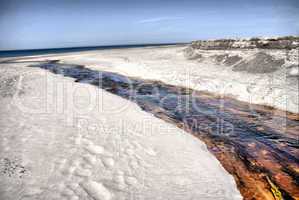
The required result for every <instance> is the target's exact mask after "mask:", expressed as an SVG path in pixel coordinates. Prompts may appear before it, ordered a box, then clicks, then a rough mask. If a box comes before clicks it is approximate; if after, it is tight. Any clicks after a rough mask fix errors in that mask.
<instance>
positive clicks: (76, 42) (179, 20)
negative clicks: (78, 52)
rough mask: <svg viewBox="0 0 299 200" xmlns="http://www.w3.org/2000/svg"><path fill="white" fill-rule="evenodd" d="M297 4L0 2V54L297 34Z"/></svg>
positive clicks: (269, 0)
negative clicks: (2, 52) (28, 50)
mask: <svg viewBox="0 0 299 200" xmlns="http://www.w3.org/2000/svg"><path fill="white" fill-rule="evenodd" d="M298 10H299V2H298V1H295V0H287V1H282V0H265V1H263V2H260V1H257V0H254V1H249V0H247V1H241V0H232V1H229V2H228V1H226V2H219V1H216V0H210V1H200V0H188V1H178V0H173V1H168V0H165V1H163V2H160V1H158V0H152V1H142V0H140V1H137V0H123V1H117V0H110V1H102V0H100V1H95V0H89V1H88V0H87V1H76V2H74V1H67V0H61V1H58V0H52V1H50V0H49V1H47V0H45V1H42V2H41V1H37V0H28V1H26V2H25V1H24V2H18V1H17V0H10V1H9V0H0V35H1V37H0V50H22V49H23V50H24V49H48V48H69V47H91V46H115V45H116V46H117V45H136V44H160V43H186V42H190V41H193V40H198V39H213V38H243V37H257V36H260V37H272V36H286V35H298V33H299V23H298V19H299V12H297V11H298Z"/></svg>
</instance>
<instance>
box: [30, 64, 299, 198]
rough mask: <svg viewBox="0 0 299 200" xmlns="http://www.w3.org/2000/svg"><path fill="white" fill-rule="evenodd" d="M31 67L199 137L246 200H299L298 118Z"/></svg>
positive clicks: (76, 68) (157, 87) (132, 81)
mask: <svg viewBox="0 0 299 200" xmlns="http://www.w3.org/2000/svg"><path fill="white" fill-rule="evenodd" d="M31 67H39V68H43V69H46V70H49V71H51V72H53V73H55V74H61V75H63V76H66V77H72V78H74V79H75V81H76V82H81V83H87V84H92V85H95V86H97V87H100V88H102V89H104V90H106V91H109V92H111V93H113V94H116V95H118V96H121V97H123V98H126V99H128V100H130V101H134V102H135V103H136V104H138V105H139V106H140V107H141V108H142V109H143V110H145V111H146V112H149V113H152V114H154V115H155V116H156V117H158V118H161V119H163V120H165V121H167V122H169V123H173V124H175V125H176V126H178V127H180V128H182V129H184V130H186V131H187V132H189V133H191V134H193V135H194V136H195V137H198V138H199V139H201V140H202V141H204V142H205V143H206V145H207V146H208V148H209V150H210V151H211V152H212V153H213V154H214V155H215V156H216V157H217V159H218V160H219V161H220V162H221V164H222V165H223V166H224V168H225V169H226V170H227V171H228V172H229V173H230V174H232V175H233V176H234V178H235V180H236V183H237V185H238V187H239V189H240V191H241V193H242V195H243V197H244V199H252V200H253V199H266V200H267V199H275V200H276V199H285V200H287V199H299V115H297V114H292V113H287V112H283V111H280V110H276V109H273V108H271V107H266V106H260V105H250V104H248V103H244V102H240V101H237V100H235V99H232V98H228V97H219V96H216V95H213V94H210V93H206V92H199V91H195V90H192V89H188V88H183V87H178V86H173V85H169V84H165V83H163V82H159V81H152V80H143V79H140V78H134V77H126V76H123V75H120V74H116V73H111V72H104V71H96V70H91V69H88V68H85V67H84V66H80V65H71V64H61V63H59V62H58V61H53V62H47V63H41V64H37V65H31ZM194 159H200V158H194Z"/></svg>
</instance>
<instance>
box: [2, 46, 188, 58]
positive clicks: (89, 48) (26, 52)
mask: <svg viewBox="0 0 299 200" xmlns="http://www.w3.org/2000/svg"><path fill="white" fill-rule="evenodd" d="M184 44H187V43H161V44H132V45H106V46H86V47H66V48H45V49H20V50H1V51H0V58H1V57H2V58H3V57H19V56H30V55H44V54H51V53H68V52H70V53H71V52H80V51H92V50H102V49H103V50H104V49H127V48H140V47H151V46H152V47H157V46H175V45H184Z"/></svg>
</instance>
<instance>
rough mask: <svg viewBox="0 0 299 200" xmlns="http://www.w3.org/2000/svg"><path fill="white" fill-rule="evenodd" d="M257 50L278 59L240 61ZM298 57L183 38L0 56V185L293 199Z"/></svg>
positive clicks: (12, 193) (34, 193)
mask: <svg viewBox="0 0 299 200" xmlns="http://www.w3.org/2000/svg"><path fill="white" fill-rule="evenodd" d="M286 52H287V53H286ZM268 55H271V56H272V57H271V59H270V60H269V57H268ZM286 55H288V59H286ZM236 56H237V57H238V58H237V57H236ZM239 57H241V59H239ZM232 58H233V59H232ZM272 58H274V59H272ZM254 59H255V61H259V62H264V61H265V60H266V61H267V62H270V61H271V62H273V63H275V65H277V66H276V67H275V69H271V70H267V69H266V70H257V71H254V72H252V71H250V69H251V68H246V67H245V68H246V70H247V71H246V70H243V68H242V67H244V65H245V66H248V65H249V64H248V63H246V62H250V61H251V60H254ZM296 59H298V54H296V51H294V50H290V51H281V50H262V51H261V50H257V49H253V50H238V51H226V52H225V54H224V52H223V51H222V50H221V51H220V50H213V51H206V50H194V49H190V48H188V47H187V46H171V47H170V46H169V47H167V46H166V47H147V48H135V49H113V50H101V51H89V52H77V53H65V54H56V55H54V54H53V55H43V56H32V57H26V58H9V59H8V58H6V59H1V62H2V63H1V64H0V65H1V76H0V78H1V79H0V81H1V83H3V84H1V88H0V89H1V90H0V92H1V108H0V109H1V115H2V116H1V118H0V119H1V122H0V123H1V126H0V128H1V132H2V133H3V134H2V135H1V148H2V149H3V151H2V152H1V159H2V160H1V172H3V173H2V175H1V176H3V177H4V178H3V179H2V181H1V195H3V197H5V199H16V196H17V195H18V197H20V198H24V199H26V198H27V199H40V198H41V197H42V198H43V199H55V198H56V199H61V198H66V199H69V198H70V199H71V198H73V199H76V198H77V199H89V198H93V199H113V198H114V199H127V198H132V199H168V198H171V199H229V200H230V199H242V197H241V195H240V193H239V191H238V190H237V186H238V188H239V189H240V191H241V193H242V195H243V197H244V198H245V199H279V198H285V197H287V198H293V199H296V198H298V193H296V191H298V190H297V189H298V186H297V185H296V183H295V182H294V181H296V177H297V175H298V171H297V170H298V161H297V160H296V159H297V158H298V148H297V146H296V145H297V144H296V140H297V139H298V114H296V113H298V90H296V83H297V84H298V79H297V78H296V77H297V76H298V72H297V71H296V66H295V62H296ZM281 60H284V63H282V62H281ZM227 62H229V64H227ZM242 62H245V64H244V63H243V64H242ZM271 66H272V65H271ZM240 68H241V69H242V70H236V69H240ZM248 70H249V71H248ZM110 72H114V73H110ZM105 73H108V74H106V75H105ZM103 74H104V78H103V76H102V75H103ZM99 75H101V76H99ZM134 81H135V82H134ZM161 81H162V82H161ZM84 83H85V84H84ZM86 83H87V84H86ZM95 86H96V87H95ZM131 86H133V88H131ZM136 87H137V89H136ZM132 91H133V94H134V95H135V96H134V95H132V94H131V93H130V92H132ZM157 91H158V92H157ZM200 91H201V92H200ZM202 91H208V92H212V93H205V92H202ZM156 92H157V93H158V94H159V98H161V99H159V101H158V103H155V102H156V100H155V99H154V98H153V97H155V95H156ZM110 93H113V94H110ZM114 94H116V95H118V96H116V95H114ZM161 94H162V97H161ZM163 95H164V96H163ZM119 96H120V97H119ZM121 97H123V98H121ZM132 97H133V98H132ZM178 97H179V98H180V99H181V98H182V97H183V99H185V98H189V97H191V100H195V101H196V103H195V105H197V106H198V107H196V108H193V107H192V109H191V110H189V107H188V106H189V103H188V104H186V102H189V100H188V101H186V100H183V101H181V100H177V98H178ZM231 97H233V98H231ZM235 99H239V100H242V101H243V102H240V101H236V100H235ZM161 102H163V103H161ZM246 102H247V103H246ZM248 102H249V103H254V104H248ZM164 103H165V104H164ZM193 103H194V102H193V101H192V102H191V105H193ZM255 104H262V105H267V106H273V107H276V108H278V109H274V108H273V107H267V106H258V105H255ZM173 106H174V107H173ZM178 107H179V108H180V109H178V110H176V109H177V108H178ZM182 107H183V108H182ZM142 110H143V111H142ZM187 111H188V112H187ZM287 111H289V112H287ZM148 113H152V114H154V116H153V115H150V114H148ZM195 114H196V115H195ZM188 117H189V118H190V119H191V121H192V120H194V119H195V122H196V123H199V124H196V126H195V127H193V126H194V124H193V123H192V122H191V123H190V121H188ZM158 118H160V119H158ZM218 120H224V123H220V124H221V125H222V126H221V127H220V129H221V131H219V127H218V125H219V121H218ZM186 132H189V133H192V134H193V135H195V136H196V137H198V138H200V139H201V141H204V142H205V144H203V143H202V142H201V141H200V140H197V139H194V138H195V137H193V136H192V135H191V134H187V133H186ZM246 134H248V137H247V136H246ZM206 145H207V147H208V149H209V151H208V149H207V148H206ZM260 151H262V154H260ZM212 153H213V154H214V155H215V156H216V157H217V159H218V160H219V161H220V162H221V164H222V166H224V168H225V169H226V170H227V171H228V172H229V173H230V174H232V175H233V176H234V178H235V181H236V182H235V181H234V180H233V177H232V176H231V175H229V174H228V173H227V172H226V171H225V170H224V168H223V167H222V166H221V165H220V163H219V162H218V160H216V159H215V157H214V156H213V155H212ZM273 156H274V157H273ZM275 156H276V157H275ZM44 166H45V167H44ZM270 169H271V170H272V171H271V170H270ZM269 170H270V171H269ZM285 170H289V171H288V172H285ZM275 173H277V174H278V175H279V176H275V175H274V174H275ZM240 176H241V177H240ZM293 179H294V180H293ZM243 181H245V182H243ZM254 184H256V187H254ZM16 191H18V192H16ZM254 191H256V192H255V193H256V194H253V192H254Z"/></svg>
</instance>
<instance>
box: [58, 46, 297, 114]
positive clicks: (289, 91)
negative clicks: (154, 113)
mask: <svg viewBox="0 0 299 200" xmlns="http://www.w3.org/2000/svg"><path fill="white" fill-rule="evenodd" d="M185 48H186V46H172V47H148V48H134V49H119V50H117V49H113V50H103V51H92V52H85V53H77V54H73V55H71V54H70V55H68V56H62V57H61V58H62V60H64V61H65V62H70V63H78V64H84V65H87V67H89V68H93V69H98V70H107V71H113V72H118V73H121V74H124V75H128V76H138V77H140V78H143V79H154V80H161V81H163V82H165V83H168V84H173V85H180V86H184V87H188V88H194V89H196V90H204V91H209V92H213V93H216V94H220V95H224V96H232V97H234V98H236V99H238V100H241V101H245V102H249V103H253V104H262V105H268V106H273V107H275V108H278V109H281V110H287V111H290V112H294V113H298V112H299V107H298V105H299V94H298V76H299V74H298V59H299V58H298V56H299V54H298V50H296V49H294V50H292V51H290V52H287V51H286V50H259V49H252V50H231V51H229V50H226V51H225V50H212V51H211V50H210V51H209V50H207V51H204V50H198V51H197V53H198V54H200V55H202V56H204V57H205V58H206V59H204V61H203V62H199V61H198V60H188V59H187V58H186V57H185V56H184V49H185ZM257 52H264V53H267V54H269V55H271V56H273V58H275V59H284V61H285V64H284V65H283V66H282V67H281V68H280V69H278V70H277V71H275V72H272V73H265V74H250V73H246V72H235V71H233V70H232V66H225V65H222V64H217V63H215V62H213V59H211V57H212V56H215V55H223V54H226V53H227V54H230V55H238V56H240V57H242V58H243V59H244V60H247V59H250V58H252V57H253V55H254V54H255V53H257ZM291 65H292V66H293V67H291V68H288V66H291ZM256 67H259V66H256ZM296 79H297V80H296Z"/></svg>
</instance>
